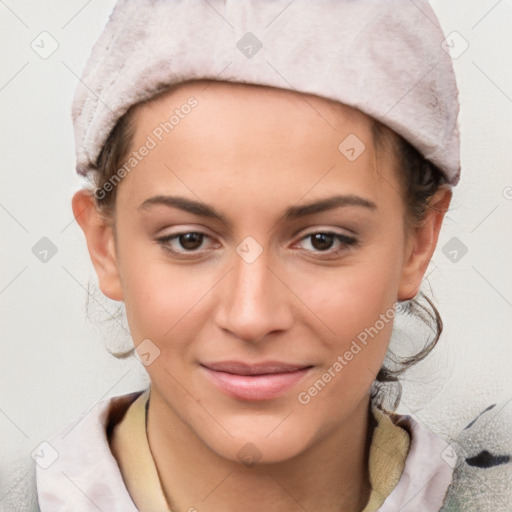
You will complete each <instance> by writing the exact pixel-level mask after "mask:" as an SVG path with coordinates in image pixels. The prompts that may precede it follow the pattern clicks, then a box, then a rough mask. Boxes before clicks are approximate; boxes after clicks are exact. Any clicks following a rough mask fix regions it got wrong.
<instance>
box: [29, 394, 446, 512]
mask: <svg viewBox="0 0 512 512" xmlns="http://www.w3.org/2000/svg"><path fill="white" fill-rule="evenodd" d="M148 392H149V390H145V391H138V392H135V393H130V394H127V395H121V396H117V397H113V398H109V399H106V400H102V401H100V402H98V403H97V404H95V405H93V406H92V407H91V408H90V409H89V410H88V411H87V412H86V413H85V414H84V415H83V416H82V417H80V418H79V419H77V420H75V421H74V422H72V423H71V424H69V425H68V426H67V427H66V428H65V429H63V430H62V431H60V432H59V433H57V434H55V435H54V436H52V437H51V438H50V439H49V440H48V441H47V445H45V446H46V448H45V449H46V450H47V451H48V452H49V453H52V454H53V453H56V454H57V456H56V458H55V455H53V458H55V460H54V461H53V462H52V463H51V464H50V465H49V466H48V467H46V469H44V468H43V467H42V465H38V467H37V471H36V477H37V488H38V498H39V505H40V509H41V512H50V511H51V512H64V511H68V510H71V507H72V508H73V509H74V510H81V511H84V512H89V511H91V512H92V511H95V512H97V510H98V508H99V509H101V510H109V512H144V511H145V510H153V511H154V510H169V508H168V506H167V503H166V501H165V497H164V494H163V491H162V489H161V486H160V481H159V479H158V474H157V472H156V468H155V465H154V462H153V459H152V457H151V454H150V450H149V445H148V444H147V438H145V428H144V422H145V403H146V401H147V396H148ZM132 405H134V407H133V409H132V407H131V406H132ZM128 412H129V415H127V414H128ZM372 412H373V414H374V416H375V414H377V416H376V421H377V422H378V425H381V424H382V426H383V428H381V430H379V427H377V428H376V429H375V431H374V435H373V437H372V447H373V448H372V447H371V448H370V457H372V456H373V457H375V456H376V453H377V452H384V451H385V450H388V449H389V445H388V444H386V442H388V441H386V440H388V434H389V432H390V430H389V427H390V425H389V423H387V420H388V419H389V421H390V422H392V424H393V425H395V426H398V427H401V428H402V429H404V430H405V431H407V433H408V437H409V438H410V445H409V449H408V453H407V456H406V458H405V461H403V470H402V471H401V475H400V477H399V479H398V483H397V484H396V485H395V486H394V487H393V488H392V489H391V491H390V493H389V495H388V496H387V497H386V498H385V499H384V501H383V503H382V504H381V505H378V502H379V501H381V500H382V497H383V496H382V494H386V492H387V490H389V487H391V486H392V484H390V483H389V482H392V479H391V480H389V481H388V484H386V485H388V488H384V487H382V485H379V484H378V483H377V486H376V487H375V488H374V490H377V491H378V496H377V502H375V503H377V506H378V507H379V508H377V509H375V508H374V507H375V504H372V498H374V492H372V495H371V497H370V501H369V502H368V505H367V507H366V508H365V509H364V511H363V512H370V511H372V512H373V510H376V511H378V512H396V511H397V510H401V511H402V512H433V511H436V512H437V511H438V510H439V509H440V508H441V506H442V504H443V501H444V497H445V494H446V490H447V488H448V486H449V484H450V482H451V480H452V474H453V466H452V465H451V464H448V463H447V462H445V460H444V455H443V454H444V453H446V451H447V449H449V448H448V444H447V443H446V442H444V441H443V440H442V439H440V438H438V437H437V436H435V435H434V434H433V433H432V432H430V431H429V430H428V429H427V428H426V427H424V426H422V425H421V424H420V423H419V422H417V421H416V420H414V419H413V418H412V417H410V416H400V415H392V414H390V415H387V414H384V413H381V415H379V414H378V413H375V409H374V408H372ZM379 412H380V411H379ZM123 418H124V419H126V420H127V421H128V423H125V421H124V420H123ZM122 420H123V421H122ZM116 425H125V426H127V425H128V428H126V429H125V428H124V427H123V428H122V429H121V430H119V428H116V436H117V433H118V432H121V436H123V437H120V438H119V439H121V443H123V450H122V451H120V452H119V453H124V450H125V445H126V443H125V442H123V440H124V439H133V436H136V438H137V439H139V441H140V440H141V439H142V441H143V440H144V438H145V443H146V445H145V446H144V442H131V443H128V445H130V444H131V448H129V449H128V451H127V452H126V453H125V455H121V457H122V459H120V461H121V462H120V465H122V466H124V463H125V462H126V461H131V463H130V462H128V465H129V466H130V467H131V468H132V469H128V470H127V472H125V474H124V475H123V474H122V473H121V470H120V467H119V465H118V462H117V460H116V458H115V457H114V455H113V453H112V451H111V446H110V444H109V437H110V435H111V433H112V432H113V430H114V428H115V427H116ZM386 425H387V426H386ZM141 431H142V433H143V435H144V438H141V437H140V436H141ZM377 432H381V434H382V437H379V436H377V435H376V433H377ZM386 432H387V433H386ZM125 436H126V437H125ZM115 443H116V442H114V443H113V447H112V450H113V451H116V449H118V445H116V444H115ZM383 443H384V444H383ZM394 446H395V448H397V451H395V452H393V449H392V453H395V456H393V457H392V458H393V459H394V460H395V462H393V463H391V464H392V466H393V467H394V468H395V471H394V474H395V476H396V468H397V467H398V466H400V464H397V461H399V460H400V457H402V456H403V453H404V452H403V446H404V442H403V441H400V442H399V443H397V444H395V445H394ZM400 446H402V448H401V449H400V448H399V447H400ZM372 449H373V455H372ZM144 450H145V454H144V453H143V451H144ZM381 455H382V458H383V459H384V460H385V459H386V457H385V456H384V454H381ZM388 455H389V454H388ZM134 461H137V467H136V468H135V465H134V464H133V462H134ZM379 467H380V468H381V469H380V470H379V471H374V472H373V477H372V470H370V478H373V480H372V485H373V484H374V483H375V482H378V481H380V480H381V476H382V475H385V474H386V467H385V466H384V465H382V466H379ZM135 475H137V479H138V480H137V479H135ZM379 475H381V476H379ZM123 476H124V477H125V478H126V484H125V481H124V480H123ZM134 481H138V482H139V483H141V482H144V485H143V486H142V487H141V486H140V485H139V489H141V488H144V489H151V492H150V493H147V492H145V493H144V496H142V494H141V492H140V491H137V490H133V489H134V488H133V489H132V487H133V484H130V482H134ZM386 481H387V480H386ZM127 487H129V489H130V492H128V488H127ZM130 493H132V495H130ZM132 496H133V497H132ZM368 506H371V507H373V508H369V509H368ZM139 507H152V508H139ZM153 507H155V508H153ZM156 507H157V508H156Z"/></svg>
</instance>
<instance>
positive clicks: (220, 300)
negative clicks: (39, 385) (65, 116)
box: [37, 0, 460, 512]
mask: <svg viewBox="0 0 512 512" xmlns="http://www.w3.org/2000/svg"><path fill="white" fill-rule="evenodd" d="M421 5H422V8H421V9H419V8H418V6H417V5H416V4H413V3H412V2H408V1H401V2H380V3H379V2H375V1H370V0H368V1H358V2H353V1H338V2H333V1H322V2H311V1H309V2H306V1H302V2H296V3H292V4H288V5H287V4H284V3H282V2H248V1H247V2H234V1H232V2H229V1H228V2H220V1H218V2H209V3H195V2H187V1H173V2H150V1H144V2H142V1H141V2H131V1H121V2H119V3H118V4H117V6H116V9H115V10H114V12H113V14H112V16H111V19H110V21H109V23H108V25H107V27H106V29H105V31H104V33H103V34H102V36H101V37H100V39H99V41H98V43H97V44H96V45H95V47H94V49H93V51H92V55H91V58H90V60H89V63H88V65H87V68H86V70H85V71H84V74H83V76H82V81H81V85H80V86H79V88H78V90H77V94H76V97H75V101H74V110H73V117H74V127H75V135H76V141H77V160H78V163H77V170H78V172H79V173H80V174H82V175H84V176H87V177H88V178H90V180H91V186H90V187H86V188H84V189H83V190H80V191H79V192H77V193H76V194H75V196H74V197H73V211H74V214H75V217H76V219H77V222H78V223H79V224H80V226H81V228H82V230H83V231H84V235H85V237H86V240H87V245H88V249H89V253H90V256H91V260H92V262H93V264H94V266H95V269H96V273H97V276H98V281H99V285H100V288H101V290H102V292H103V293H104V294H105V295H106V296H107V297H109V298H110V299H113V300H118V301H123V302H124V305H125V307H126V312H127V320H128V324H129V327H130V333H131V336H132V338H133V341H134V346H135V348H136V350H137V353H138V357H139V358H140V360H141V362H142V363H143V364H144V365H145V367H146V369H147V371H148V374H149V377H150V380H151V385H150V388H149V389H147V390H144V391H143V392H136V393H132V394H129V395H123V396H120V397H114V398H111V399H108V400H105V401H103V402H101V403H99V404H96V405H95V406H94V407H93V408H92V409H91V410H90V411H88V413H86V414H85V415H84V417H83V418H81V419H80V420H79V421H77V422H74V423H73V424H71V425H69V426H68V427H67V429H65V430H64V431H62V432H60V433H59V434H58V435H56V436H55V437H54V438H52V439H50V440H49V442H48V446H47V447H46V449H47V450H48V451H51V450H54V451H55V453H56V454H58V457H54V459H55V460H54V461H53V462H52V463H51V464H48V465H47V467H45V468H43V467H42V466H41V465H40V466H39V467H38V474H37V478H38V497H39V504H40V507H41V510H42V511H43V512H44V511H46V510H68V509H70V510H71V509H73V510H78V509H80V510H89V509H90V510H93V509H98V508H99V509H100V510H123V511H126V510H141V511H144V510H148V511H150V510H173V511H182V510H183V511H185V510H188V511H192V510H205V511H206V510H208V511H216V510H222V511H229V510H238V509H240V508H244V509H245V510H266V511H272V510H279V511H284V510H286V511H288V510H290V511H291V510H322V511H340V510H341V511H347V512H348V511H354V512H355V511H364V512H371V511H375V510H380V511H392V510H393V511H396V510H415V511H421V510H424V511H427V510H439V509H440V508H441V507H443V503H444V504H445V505H446V504H447V503H446V496H447V492H448V488H449V486H450V483H451V482H452V481H453V479H454V468H455V464H454V463H451V459H453V458H456V457H455V454H454V452H453V449H452V448H450V447H449V446H448V444H447V443H445V442H444V441H442V440H441V439H439V438H437V437H436V436H434V435H433V434H432V433H431V432H430V431H429V430H428V429H426V428H425V427H424V426H422V425H421V424H419V423H418V422H416V421H415V420H414V419H412V418H410V417H408V416H399V415H397V414H394V413H393V412H392V411H389V410H386V408H385V407H384V406H383V400H384V397H385V389H386V388H384V387H383V386H382V384H383V383H385V382H387V381H393V380H396V376H397V375H398V374H399V373H400V372H401V371H402V370H403V368H402V369H400V368H398V369H396V368H395V369H393V368H388V367H387V366H386V365H385V362H384V360H385V356H386V353H387V351H388V345H389V341H390V339H391V332H392V328H393V320H394V317H395V315H396V314H397V313H398V312H399V311H401V310H403V309H405V310H407V308H409V310H410V308H411V305H412V306H414V305H415V304H416V303H415V302H414V299H415V298H416V297H417V296H418V295H419V293H420V286H421V282H422V279H423V278H424V275H425V271H426V268H427V266H428V264H429V261H430V259H431V257H432V254H433V252H434V250H435V247H436V243H437V239H438V235H439V231H440V228H441V225H442V221H443V217H444V214H445V213H446V211H447V209H448V207H449V204H450V200H451V197H452V186H454V185H456V184H457V182H458V180H459V174H460V166H459V133H458V127H457V113H458V102H457V88H456V85H455V79H454V75H453V70H452V66H451V61H450V57H449V55H448V54H447V53H446V52H445V51H444V50H443V48H442V45H441V43H442V41H443V39H444V36H443V34H442V32H441V30H440V29H439V28H438V26H437V25H436V24H435V23H432V19H435V15H434V13H433V12H432V11H431V9H430V7H429V6H428V4H426V3H424V2H421ZM431 318H432V319H433V320H434V325H435V327H436V329H437V332H436V336H435V340H434V342H433V343H432V344H431V346H430V347H427V349H425V350H424V351H422V352H420V353H419V354H418V355H417V356H416V357H415V358H411V359H410V360H407V361H405V365H404V367H407V366H408V365H410V364H411V363H414V362H415V361H416V360H420V359H422V358H423V357H424V356H425V355H426V354H427V353H428V351H429V349H430V348H432V346H433V345H434V344H435V342H436V341H437V339H438V337H439V334H440V329H441V323H440V319H439V316H438V314H437V311H436V310H435V308H434V310H433V313H431ZM395 405H396V404H395ZM391 409H393V408H391Z"/></svg>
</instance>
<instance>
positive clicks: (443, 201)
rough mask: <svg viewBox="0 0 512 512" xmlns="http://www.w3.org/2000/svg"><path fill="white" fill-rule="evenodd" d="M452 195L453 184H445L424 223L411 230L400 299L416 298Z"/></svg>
mask: <svg viewBox="0 0 512 512" xmlns="http://www.w3.org/2000/svg"><path fill="white" fill-rule="evenodd" d="M451 198H452V189H451V187H450V186H443V187H441V188H440V189H439V190H438V191H437V192H436V193H435V194H434V196H432V198H431V199H430V200H429V208H428V210H427V213H426V215H425V219H424V222H423V223H422V224H421V225H420V226H418V227H416V228H414V230H413V231H412V232H411V233H410V235H409V238H408V240H407V241H406V251H405V256H404V265H403V268H402V277H401V280H400V286H399V289H398V300H409V299H412V298H413V297H415V296H416V295H417V293H418V292H419V289H420V286H421V281H422V280H423V276H424V275H425V272H426V270H427V268H428V265H429V263H430V260H431V259H432V255H433V254H434V251H435V249H436V246H437V240H438V238H439V232H440V231H441V225H442V223H443V219H444V215H445V214H446V212H447V211H448V208H449V206H450V201H451Z"/></svg>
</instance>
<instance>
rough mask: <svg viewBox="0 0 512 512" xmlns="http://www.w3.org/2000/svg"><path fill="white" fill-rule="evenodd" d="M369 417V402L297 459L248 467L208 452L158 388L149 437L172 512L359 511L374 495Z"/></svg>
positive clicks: (151, 407)
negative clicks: (371, 483)
mask: <svg viewBox="0 0 512 512" xmlns="http://www.w3.org/2000/svg"><path fill="white" fill-rule="evenodd" d="M369 411H370V409H369V400H368V399H366V400H364V401H362V402H361V403H360V404H358V406H357V408H356V410H354V411H353V413H352V414H351V416H350V418H348V419H347V422H346V424H343V425H340V426H338V427H337V428H336V429H335V430H333V431H332V432H330V433H329V434H328V435H326V436H324V437H322V439H321V440H320V441H318V442H316V443H314V444H312V445H311V446H309V447H308V448H307V449H306V450H304V451H303V452H301V453H300V454H298V455H297V456H295V457H293V459H290V460H286V461H283V462H279V463H273V464H260V465H258V464H256V465H254V466H246V465H244V464H242V463H240V462H238V461H232V460H228V459H226V458H224V457H221V456H219V455H218V454H217V453H215V452H214V451H213V450H211V449H210V448H209V447H208V446H206V445H205V444H204V443H203V442H202V441H201V440H200V439H199V438H198V437H197V436H196V435H195V433H194V432H193V431H191V430H190V428H189V427H188V426H187V425H186V424H184V423H183V422H182V421H181V420H180V419H179V418H178V417H177V416H176V415H175V414H173V412H172V411H171V410H170V408H169V407H168V405H167V404H165V401H164V400H163V399H162V398H161V397H160V396H159V394H158V392H156V391H155V389H152V390H151V400H150V403H149V409H148V422H147V434H148V442H149V446H150V449H151V452H152V455H153V458H154V461H155V464H156V467H157V469H158V473H159V476H160V481H161V484H162V488H163V491H164V494H165V495H166V498H167V501H168V503H169V506H170V508H171V510H172V511H173V512H181V511H194V510H200V511H201V512H203V511H205V512H206V511H207V512H217V511H222V512H231V511H235V510H245V511H246V512H253V511H254V512H256V511H261V510H265V511H269V512H274V511H279V512H283V511H296V510H297V511H300V510H322V511H325V512H334V511H336V512H360V511H361V510H362V509H363V508H364V506H365V505H366V503H367V502H368V499H369V496H370V491H371V487H370V483H369V480H368V457H369V446H370V441H371V434H372V425H371V423H372V422H370V421H369V417H370V412H369Z"/></svg>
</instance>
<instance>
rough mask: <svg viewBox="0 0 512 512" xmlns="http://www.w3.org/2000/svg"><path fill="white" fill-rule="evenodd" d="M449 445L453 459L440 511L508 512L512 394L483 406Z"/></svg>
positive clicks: (511, 471) (510, 501) (511, 503)
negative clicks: (450, 477)
mask: <svg viewBox="0 0 512 512" xmlns="http://www.w3.org/2000/svg"><path fill="white" fill-rule="evenodd" d="M450 446H451V448H452V449H453V451H454V453H455V454H456V455H457V461H456V463H454V475H453V481H452V483H451V485H450V487H449V488H448V492H447V495H446V499H445V504H444V506H443V508H442V512H458V511H461V510H464V512H491V511H492V512H510V511H511V510H512V396H510V397H508V398H507V399H504V400H502V401H500V402H497V403H493V404H489V405H488V406H487V407H485V408H483V410H482V411H481V412H480V413H479V414H478V415H477V416H475V418H473V419H472V420H471V421H470V422H469V423H468V425H466V427H465V428H464V429H463V430H462V431H461V432H460V433H459V434H458V436H457V437H456V438H455V439H453V441H452V442H451V443H450Z"/></svg>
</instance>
